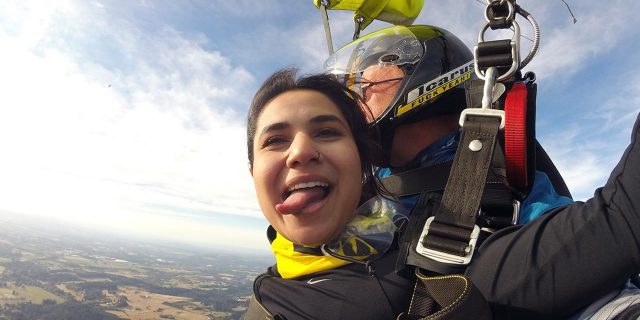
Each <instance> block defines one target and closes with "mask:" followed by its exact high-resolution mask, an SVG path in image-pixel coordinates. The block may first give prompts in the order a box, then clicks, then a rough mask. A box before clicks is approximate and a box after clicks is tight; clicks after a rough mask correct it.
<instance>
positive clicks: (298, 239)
mask: <svg viewBox="0 0 640 320" xmlns="http://www.w3.org/2000/svg"><path fill="white" fill-rule="evenodd" d="M333 237H334V235H333V233H328V232H321V230H304V229H299V230H296V232H294V233H292V234H291V237H287V239H289V240H290V241H291V242H293V243H296V244H301V245H304V246H307V247H318V246H320V245H322V244H325V243H327V242H329V241H330V240H331V239H333Z"/></svg>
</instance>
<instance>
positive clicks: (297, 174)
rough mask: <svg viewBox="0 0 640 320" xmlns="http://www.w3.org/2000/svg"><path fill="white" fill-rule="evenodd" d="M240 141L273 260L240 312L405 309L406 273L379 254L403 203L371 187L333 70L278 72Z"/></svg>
mask: <svg viewBox="0 0 640 320" xmlns="http://www.w3.org/2000/svg"><path fill="white" fill-rule="evenodd" d="M247 148H248V149H247V151H248V156H249V164H250V171H251V175H252V177H253V181H254V185H255V190H256V194H257V197H258V203H259V204H260V208H261V209H262V212H263V214H264V216H265V218H266V219H267V220H268V222H269V223H270V225H271V226H270V227H269V230H268V237H269V241H270V242H271V248H272V250H273V252H274V255H275V257H276V265H274V266H273V267H271V268H269V270H268V271H267V272H266V273H265V274H263V275H261V276H259V277H258V278H257V279H256V281H255V283H254V295H255V297H254V299H252V304H251V307H250V309H249V311H248V312H247V314H246V316H245V319H265V316H267V318H269V317H273V316H275V315H278V316H279V317H280V318H283V317H286V318H287V319H356V318H363V317H364V318H366V319H374V318H375V319H388V318H393V317H394V315H395V314H398V313H399V311H400V310H404V309H405V308H406V307H407V306H406V304H407V303H408V296H407V294H408V293H409V292H411V286H412V282H410V281H408V280H406V279H403V278H401V277H399V276H397V275H396V274H395V273H394V272H393V270H394V269H393V265H394V263H395V256H396V255H395V252H394V251H393V250H391V251H389V252H388V254H387V250H388V249H389V247H390V246H391V243H392V240H393V235H394V232H395V231H396V227H395V224H394V221H397V220H401V219H402V218H403V213H402V212H401V208H398V207H397V204H394V203H392V202H391V201H388V200H387V199H385V198H384V197H382V196H379V195H384V192H383V190H382V189H381V187H380V185H379V183H378V180H377V179H376V178H375V175H374V166H373V163H374V162H375V159H376V154H377V152H376V150H378V149H377V146H376V144H375V143H374V142H373V140H371V138H370V137H369V134H368V128H367V122H366V117H365V115H364V113H363V111H362V110H361V108H359V106H358V98H357V95H356V94H355V93H354V92H352V91H351V90H349V89H348V88H346V87H344V86H343V85H342V84H340V83H339V82H338V81H337V80H336V79H335V78H334V77H333V76H331V75H327V74H321V75H311V76H303V77H296V72H295V70H293V69H286V70H282V71H279V72H276V73H275V74H273V75H272V76H271V77H269V78H268V79H267V80H266V81H265V82H264V84H263V85H262V87H261V88H260V89H259V90H258V92H257V93H256V95H255V97H254V99H253V101H252V104H251V107H250V108H249V115H248V123H247ZM365 200H367V201H365ZM374 269H375V270H376V271H375V272H374ZM388 296H392V297H393V299H389V298H388ZM327 297H335V299H331V301H327ZM363 303H366V307H365V305H363ZM266 310H268V311H266ZM365 310H366V312H365V313H366V315H365V314H363V312H364V311H365ZM265 312H267V314H265ZM364 318H363V319H364Z"/></svg>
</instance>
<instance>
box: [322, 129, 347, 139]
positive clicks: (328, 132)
mask: <svg viewBox="0 0 640 320" xmlns="http://www.w3.org/2000/svg"><path fill="white" fill-rule="evenodd" d="M317 136H318V137H324V138H330V137H340V136H342V133H341V132H340V131H339V130H336V129H329V128H326V129H321V130H319V131H318V133H317Z"/></svg>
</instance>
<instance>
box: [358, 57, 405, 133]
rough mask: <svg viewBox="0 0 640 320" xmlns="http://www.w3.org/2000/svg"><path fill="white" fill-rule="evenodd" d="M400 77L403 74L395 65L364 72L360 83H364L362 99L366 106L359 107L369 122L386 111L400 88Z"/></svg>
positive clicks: (374, 67) (373, 67)
mask: <svg viewBox="0 0 640 320" xmlns="http://www.w3.org/2000/svg"><path fill="white" fill-rule="evenodd" d="M402 77H404V72H403V71H402V69H400V68H399V67H398V66H395V65H388V66H380V65H375V66H371V67H368V68H367V69H365V70H364V72H363V73H362V80H361V82H362V83H364V85H363V86H362V87H363V89H362V98H363V99H364V101H365V103H366V105H365V106H361V107H362V108H363V109H364V111H365V113H366V114H367V120H368V121H369V122H372V121H373V120H375V119H376V118H377V117H378V116H380V114H382V112H384V110H386V109H387V107H388V106H389V104H390V103H391V100H392V99H393V97H395V95H396V92H398V89H399V88H400V83H401V82H402ZM386 80H389V81H386ZM383 81H384V82H383ZM367 83H369V84H367Z"/></svg>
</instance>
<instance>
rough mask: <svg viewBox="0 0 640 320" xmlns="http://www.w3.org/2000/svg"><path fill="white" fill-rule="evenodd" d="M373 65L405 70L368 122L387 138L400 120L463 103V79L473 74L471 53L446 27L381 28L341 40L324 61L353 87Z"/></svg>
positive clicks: (457, 108)
mask: <svg viewBox="0 0 640 320" xmlns="http://www.w3.org/2000/svg"><path fill="white" fill-rule="evenodd" d="M372 65H381V66H384V65H397V66H399V67H400V68H401V69H402V70H403V71H404V74H405V76H404V78H403V79H402V82H401V83H400V87H399V90H398V92H397V93H396V95H395V97H394V98H393V99H392V100H391V103H390V104H389V105H388V106H387V107H386V109H385V110H384V111H383V112H382V113H381V114H380V115H379V116H378V117H377V118H376V119H375V120H374V121H373V122H372V125H373V126H374V127H377V129H378V130H380V132H381V133H382V134H383V135H384V136H386V137H389V136H391V135H392V132H390V131H389V129H393V128H395V127H396V126H397V125H399V124H402V123H407V122H414V121H417V120H421V119H425V118H430V117H434V116H438V115H444V114H454V113H460V112H461V111H462V110H463V109H464V108H466V96H465V90H464V83H465V81H467V80H469V79H471V77H472V76H473V74H474V70H473V54H472V53H471V51H470V50H469V48H467V46H466V45H465V44H464V43H463V42H462V41H461V40H460V39H458V38H457V37H456V36H454V35H453V34H452V33H450V32H448V31H446V30H444V29H441V28H438V27H434V26H427V25H416V26H408V27H405V26H393V27H389V28H385V29H382V30H379V31H376V32H373V33H370V34H368V35H366V36H363V37H361V38H359V39H357V40H355V41H353V42H351V43H349V44H347V45H345V46H344V47H342V48H340V49H339V50H338V51H336V52H335V53H334V54H333V55H331V56H330V57H329V58H328V59H327V61H326V62H325V68H326V70H327V71H328V72H330V73H333V74H337V75H340V76H344V81H345V83H346V84H347V85H349V86H350V87H351V88H352V89H354V91H356V92H358V81H359V80H360V77H361V75H362V73H363V71H364V70H365V69H366V68H368V67H370V66H372Z"/></svg>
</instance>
